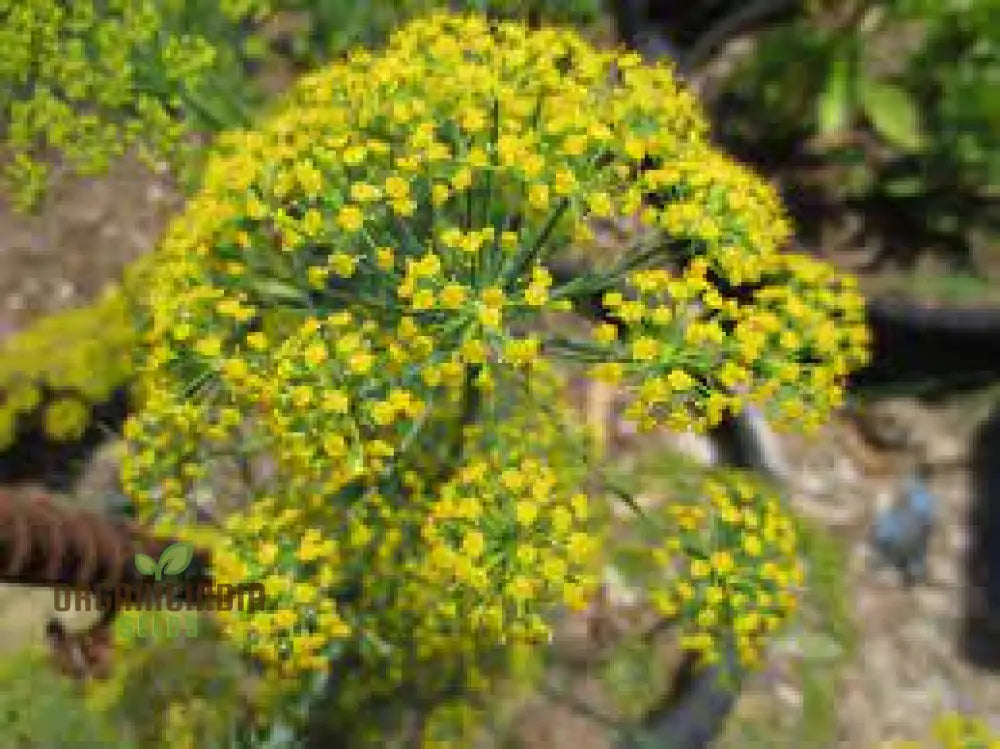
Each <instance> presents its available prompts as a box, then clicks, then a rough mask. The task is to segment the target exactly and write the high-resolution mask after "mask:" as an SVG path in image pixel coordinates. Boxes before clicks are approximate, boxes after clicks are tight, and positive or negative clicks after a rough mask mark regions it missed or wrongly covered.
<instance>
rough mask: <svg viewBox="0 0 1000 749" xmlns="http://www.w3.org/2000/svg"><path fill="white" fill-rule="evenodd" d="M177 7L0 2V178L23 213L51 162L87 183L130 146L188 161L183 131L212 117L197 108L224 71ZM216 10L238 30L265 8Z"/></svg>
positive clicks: (139, 1) (243, 2)
mask: <svg viewBox="0 0 1000 749" xmlns="http://www.w3.org/2000/svg"><path fill="white" fill-rule="evenodd" d="M183 5H184V4H183V3H159V2H152V0H115V2H110V3H99V2H94V0H74V1H73V2H72V3H63V2H58V0H2V1H0V17H3V19H4V23H3V25H2V26H0V47H2V48H3V50H4V57H3V61H2V62H0V90H3V92H4V96H3V97H2V98H0V122H2V123H3V125H4V128H3V130H4V146H5V147H6V149H8V150H9V153H10V154H11V155H12V158H11V160H10V161H9V162H8V163H6V164H5V168H4V170H3V175H2V176H3V178H4V181H5V183H6V185H7V187H9V188H10V190H11V193H12V195H13V196H14V198H15V199H16V201H17V203H18V205H19V206H21V207H24V208H27V207H30V206H32V205H33V204H34V203H35V202H36V201H37V199H38V198H39V196H40V195H41V194H42V193H43V192H44V191H45V188H46V186H47V180H48V172H49V169H48V162H49V160H50V157H51V156H52V154H53V153H58V154H59V155H60V156H61V157H62V161H63V163H65V164H66V165H68V166H70V167H71V168H72V169H74V170H75V171H77V172H79V173H81V174H85V175H92V174H97V173H100V172H103V171H104V170H106V169H107V167H108V165H109V163H110V162H111V161H112V160H113V159H115V158H117V157H119V156H121V155H122V154H123V153H125V151H126V150H127V149H129V148H130V147H133V146H138V147H139V151H140V153H141V155H143V156H144V157H145V158H147V159H171V158H172V159H173V160H174V163H175V164H178V165H182V164H184V163H185V162H186V160H187V159H188V158H189V157H191V156H193V154H194V151H193V148H194V144H192V143H191V142H190V141H189V139H186V138H185V135H186V134H187V133H188V131H189V124H190V123H189V122H187V121H186V120H188V119H192V120H193V118H194V117H195V116H196V115H198V116H201V117H202V119H204V117H205V116H206V115H208V114H209V113H207V112H205V111H203V106H204V105H203V104H201V103H200V102H195V101H194V97H196V96H197V95H199V89H200V88H201V87H202V86H203V84H204V83H205V80H206V79H207V76H208V75H209V73H210V72H214V71H215V70H216V69H217V68H219V67H220V65H219V60H218V59H217V58H218V56H219V49H217V48H216V47H214V46H212V44H211V43H210V42H209V40H208V39H206V38H204V37H202V36H198V35H196V34H187V33H182V32H181V31H180V30H179V29H180V28H182V27H184V26H185V23H184V19H183V17H177V16H178V15H180V16H183V12H184V11H183ZM221 10H222V11H223V15H222V16H220V17H219V19H215V20H222V22H223V23H227V22H228V23H229V24H232V25H234V24H237V23H239V22H240V21H242V20H243V19H246V18H249V17H253V16H256V15H258V14H259V13H261V12H262V11H263V5H262V3H261V2H259V1H258V0H240V1H239V2H232V1H230V2H226V3H223V8H222V9H221ZM201 12H202V13H205V12H206V9H205V7H204V6H203V7H202V10H201ZM203 20H204V19H203ZM205 26H206V27H207V28H209V29H210V28H211V27H212V23H211V21H209V22H207V23H205ZM212 116H216V115H212Z"/></svg>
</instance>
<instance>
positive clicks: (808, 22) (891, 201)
mask: <svg viewBox="0 0 1000 749" xmlns="http://www.w3.org/2000/svg"><path fill="white" fill-rule="evenodd" d="M852 9H853V11H852ZM998 74H1000V4H998V3H997V2H996V0H984V1H982V2H975V3H969V2H962V1H961V0H941V1H940V2H939V1H938V0H926V1H924V0H878V1H877V2H871V3H867V4H861V3H845V4H842V5H836V4H829V3H827V4H820V3H814V4H813V6H812V10H811V11H809V12H805V13H804V14H802V15H800V16H799V17H797V18H796V19H795V20H794V21H791V22H789V23H787V24H785V25H783V26H779V27H777V28H775V29H773V30H771V31H769V32H767V33H764V34H763V35H762V37H761V39H760V43H759V47H758V49H757V51H756V53H755V54H754V55H752V56H751V57H750V58H749V60H748V62H747V63H746V64H745V65H744V66H742V68H741V69H740V70H739V71H738V72H737V73H736V74H735V75H734V76H733V78H732V79H731V80H730V81H729V82H728V84H727V86H728V88H729V90H730V91H732V92H737V93H740V94H741V95H743V96H746V97H748V98H749V101H751V102H752V103H753V104H752V110H751V111H752V114H751V115H750V116H749V117H747V118H745V119H744V121H743V122H739V123H736V124H734V125H733V126H732V128H731V135H732V136H733V137H734V138H736V139H737V140H740V141H741V142H742V143H743V144H744V147H746V148H749V149H751V150H752V149H755V148H756V149H758V150H760V147H761V145H762V143H763V142H764V141H765V140H771V142H783V143H785V144H786V145H785V146H783V148H785V149H787V142H788V140H789V139H791V140H795V139H811V142H812V143H813V144H814V145H816V146H819V147H820V148H821V149H822V150H823V151H824V152H825V159H826V164H827V165H828V167H829V168H830V169H832V170H836V171H839V172H841V173H842V174H843V175H844V178H843V179H840V180H836V182H837V184H838V189H840V192H839V194H838V196H837V197H838V199H842V200H844V199H846V200H849V201H855V202H857V201H861V202H862V203H866V204H868V205H871V206H878V210H880V211H882V212H883V213H887V214H888V213H891V214H893V215H896V216H899V217H900V220H897V221H896V222H895V223H894V230H895V235H894V236H892V237H888V238H887V239H888V241H889V242H895V243H899V242H908V243H914V244H918V243H919V245H918V246H916V247H915V249H922V248H923V246H931V247H933V246H937V247H939V248H940V249H948V250H952V251H956V250H960V251H961V252H963V253H965V256H966V258H967V259H968V257H969V254H970V253H971V250H970V247H971V246H972V243H975V242H978V243H980V244H982V243H986V244H987V245H988V244H989V243H990V242H992V243H994V244H995V243H996V240H997V238H998V236H1000V233H998V229H1000V210H998V203H997V189H998V185H1000V155H998V154H1000V148H998V143H1000V140H998V137H1000V136H998V134H1000V100H998V99H997V97H996V96H995V95H994V94H995V88H996V80H997V76H998ZM863 130H867V131H868V132H870V133H872V134H873V135H874V136H875V137H876V138H877V139H878V142H879V146H878V148H874V149H873V148H872V147H871V144H870V143H867V144H866V141H865V140H864V139H859V138H858V137H856V134H857V133H858V132H860V131H863ZM814 136H819V137H814ZM839 186H844V187H839Z"/></svg>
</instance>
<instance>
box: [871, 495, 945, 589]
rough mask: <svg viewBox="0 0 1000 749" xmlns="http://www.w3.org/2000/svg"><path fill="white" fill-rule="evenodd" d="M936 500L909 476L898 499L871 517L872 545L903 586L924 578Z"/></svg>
mask: <svg viewBox="0 0 1000 749" xmlns="http://www.w3.org/2000/svg"><path fill="white" fill-rule="evenodd" d="M936 507H937V500H936V499H935V497H934V495H933V494H931V492H930V490H929V489H928V488H927V484H926V483H925V482H924V479H923V478H922V477H921V476H919V475H915V476H911V477H910V478H909V479H908V480H907V482H906V486H905V487H904V489H903V492H902V495H901V497H900V500H899V501H897V502H896V504H895V506H893V507H891V508H889V509H888V510H886V511H885V512H883V513H882V514H881V515H879V516H878V517H877V518H875V528H874V543H875V547H876V548H877V549H878V551H879V552H880V553H881V554H882V556H883V557H884V558H885V559H886V560H887V561H889V562H890V563H892V564H893V565H894V566H895V567H896V568H897V569H899V571H900V572H901V573H902V574H903V578H904V580H905V581H906V583H907V584H912V583H913V582H914V581H916V580H923V579H925V578H926V576H927V547H928V542H929V541H930V534H931V529H932V527H933V525H934V515H935V512H936Z"/></svg>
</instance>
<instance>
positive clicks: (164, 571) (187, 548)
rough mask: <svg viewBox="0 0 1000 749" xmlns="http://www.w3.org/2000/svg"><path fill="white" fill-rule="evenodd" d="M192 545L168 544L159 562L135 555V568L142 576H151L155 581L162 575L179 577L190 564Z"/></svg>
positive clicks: (182, 542) (142, 555)
mask: <svg viewBox="0 0 1000 749" xmlns="http://www.w3.org/2000/svg"><path fill="white" fill-rule="evenodd" d="M193 557H194V545H193V544H190V543H188V542H186V541H178V542H177V543H173V544H170V546H168V547H167V548H165V549H164V550H163V552H162V553H161V554H160V559H159V561H156V560H154V559H153V558H152V557H151V556H147V555H146V554H136V555H135V568H136V569H137V570H139V572H140V573H141V574H143V575H152V576H153V578H154V579H155V580H157V581H159V580H162V579H163V576H164V575H179V574H180V573H181V572H183V571H184V570H186V569H187V568H188V565H189V564H191V559H192V558H193Z"/></svg>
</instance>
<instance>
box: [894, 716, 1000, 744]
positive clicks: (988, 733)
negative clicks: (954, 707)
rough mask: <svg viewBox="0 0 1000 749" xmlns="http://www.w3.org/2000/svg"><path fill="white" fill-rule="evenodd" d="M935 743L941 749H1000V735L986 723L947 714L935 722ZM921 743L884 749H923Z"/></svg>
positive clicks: (911, 742)
mask: <svg viewBox="0 0 1000 749" xmlns="http://www.w3.org/2000/svg"><path fill="white" fill-rule="evenodd" d="M934 739H935V741H934V743H933V744H932V746H937V747H941V749H1000V733H998V732H997V731H996V730H994V729H992V728H991V727H990V725H989V724H988V723H987V722H986V721H985V720H981V719H977V718H973V717H971V716H969V715H963V714H961V713H955V712H947V713H945V714H943V715H941V716H940V717H939V718H938V719H937V720H936V721H935V722H934ZM926 746H928V745H927V744H922V743H920V742H919V741H889V742H885V743H884V744H883V745H882V749H923V747H926Z"/></svg>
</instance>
